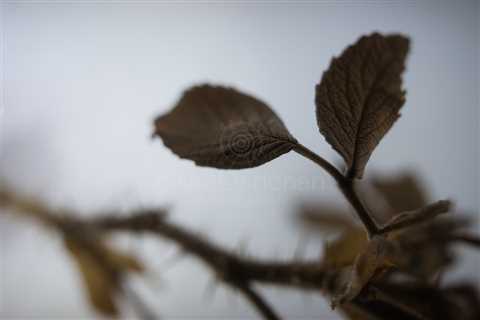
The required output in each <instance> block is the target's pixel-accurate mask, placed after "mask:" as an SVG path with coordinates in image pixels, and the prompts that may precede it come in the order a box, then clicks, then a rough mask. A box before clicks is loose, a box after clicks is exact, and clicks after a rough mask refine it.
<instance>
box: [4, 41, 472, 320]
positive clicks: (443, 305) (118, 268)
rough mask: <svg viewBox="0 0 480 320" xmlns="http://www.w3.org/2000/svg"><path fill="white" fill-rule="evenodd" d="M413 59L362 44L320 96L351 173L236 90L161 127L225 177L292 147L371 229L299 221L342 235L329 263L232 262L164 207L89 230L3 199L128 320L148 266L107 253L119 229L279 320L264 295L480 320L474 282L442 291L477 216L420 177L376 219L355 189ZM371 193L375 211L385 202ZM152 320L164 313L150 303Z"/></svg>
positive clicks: (341, 218)
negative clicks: (128, 307) (130, 282)
mask: <svg viewBox="0 0 480 320" xmlns="http://www.w3.org/2000/svg"><path fill="white" fill-rule="evenodd" d="M408 51H409V39H408V38H407V37H405V36H403V35H399V34H394V35H382V34H378V33H374V34H371V35H368V36H363V37H361V38H360V39H359V40H358V41H357V42H356V43H355V44H353V45H351V46H349V47H347V49H346V50H345V51H344V52H343V53H342V54H341V55H340V56H339V57H337V58H334V59H333V60H332V62H331V64H330V67H329V68H328V70H327V71H326V72H325V73H324V74H323V76H322V78H321V81H320V83H319V84H318V85H317V86H316V96H315V104H316V115H317V122H318V126H319V129H320V132H321V134H323V135H324V137H325V138H326V140H327V142H328V143H329V144H330V145H331V146H332V147H333V148H334V149H335V150H336V151H337V152H338V153H339V154H340V155H341V156H342V157H343V159H344V160H345V163H346V168H347V170H346V172H344V173H342V172H340V171H339V170H338V169H337V168H336V167H335V166H333V165H332V164H330V163H329V162H328V161H327V160H325V159H324V158H322V157H321V156H319V155H317V154H316V153H314V152H313V151H312V150H310V149H308V148H307V147H305V146H303V145H302V144H301V143H299V142H298V141H297V140H296V139H295V138H294V137H293V136H292V135H291V134H290V133H289V131H288V130H287V128H286V126H285V125H284V123H283V122H282V120H281V119H280V118H279V117H278V116H277V115H276V114H275V113H274V111H272V109H270V107H269V106H267V104H265V103H264V102H262V101H260V100H259V99H257V98H255V97H253V96H250V95H247V94H244V93H241V92H239V91H238V90H236V89H233V88H227V87H222V86H213V85H208V84H205V85H199V86H195V87H192V88H190V89H188V90H187V91H186V92H185V93H184V94H183V95H182V97H181V98H180V100H179V101H178V103H177V104H176V105H175V106H174V108H173V109H172V110H171V111H170V112H168V113H166V114H163V115H161V116H159V117H158V118H157V119H156V120H155V122H154V127H155V128H154V136H158V137H160V138H161V139H162V140H163V142H164V144H165V145H166V146H167V147H168V148H169V149H171V150H172V151H173V152H174V153H175V154H177V155H178V156H180V157H181V158H185V159H190V160H193V161H194V162H195V163H196V164H197V165H200V166H209V167H215V168H222V169H242V168H251V167H256V166H260V165H262V164H265V163H267V162H269V161H271V160H274V159H275V158H277V157H279V156H281V155H282V154H284V153H287V152H289V151H291V150H293V151H295V152H297V153H298V154H300V155H302V156H303V157H305V158H307V159H309V160H311V161H313V162H315V163H316V164H318V165H319V166H320V167H321V168H323V169H324V170H326V171H327V172H328V173H329V174H330V175H331V176H332V178H333V179H334V181H335V182H336V184H337V186H338V188H339V190H340V191H341V193H342V194H343V196H344V197H345V199H346V200H348V202H349V204H350V205H351V208H352V209H353V210H354V212H355V214H356V216H357V217H358V218H359V222H360V223H358V222H357V221H354V220H353V219H351V217H350V216H349V215H348V213H346V212H344V210H343V209H342V208H332V207H325V206H322V205H315V206H311V205H310V206H305V207H304V208H302V210H301V212H300V214H299V215H298V218H299V220H300V221H302V222H303V223H304V224H305V225H306V226H308V227H309V228H315V229H316V230H318V232H319V233H321V234H325V233H326V231H328V234H330V235H332V234H333V235H334V238H333V240H331V241H329V242H327V243H326V245H325V250H324V255H323V257H322V258H321V259H319V260H309V261H302V260H300V261H299V260H296V259H294V260H292V261H290V262H285V261H283V262H277V261H262V260H259V259H253V258H251V257H244V256H242V255H240V254H237V253H234V252H230V251H228V250H226V249H224V248H222V247H220V246H218V245H216V244H214V243H212V242H210V241H208V240H207V239H205V238H203V237H202V236H199V235H198V234H196V233H194V232H192V231H190V230H188V229H185V228H183V227H181V226H178V225H176V224H174V223H172V222H170V221H169V220H168V218H167V216H166V214H165V212H164V211H163V210H154V209H152V210H141V211H138V212H132V214H131V215H130V216H119V215H116V214H107V215H106V214H103V215H102V216H101V217H99V218H93V219H79V218H78V215H75V214H72V213H71V211H68V210H64V211H62V210H60V211H59V210H52V209H50V208H48V206H46V205H44V204H42V203H40V202H36V201H32V200H30V199H29V198H25V197H22V196H19V195H17V193H15V192H13V191H11V190H9V189H8V188H6V187H5V188H2V189H1V190H0V206H2V207H4V208H6V209H7V210H4V211H5V212H14V213H23V214H25V215H26V216H29V217H33V218H35V219H37V220H39V221H41V222H42V223H44V224H45V225H47V226H49V227H52V228H53V229H54V230H56V231H57V232H59V233H60V234H61V235H62V237H64V239H65V247H66V248H67V251H68V252H69V253H70V254H71V256H72V257H73V259H74V260H75V261H76V262H77V264H78V267H79V271H80V273H81V274H82V277H83V279H84V282H85V285H86V289H87V291H86V292H87V293H88V296H89V298H90V301H91V303H92V305H93V306H94V307H95V308H96V309H97V310H98V311H100V312H102V313H104V314H106V315H110V316H114V315H118V313H119V308H118V297H119V296H120V297H121V296H125V288H126V285H125V281H124V280H125V279H126V277H127V276H128V275H129V274H132V273H137V274H142V271H143V269H144V267H143V265H142V264H141V263H140V262H139V261H138V260H137V259H136V258H135V257H133V256H130V255H128V254H125V253H123V252H121V251H119V250H118V249H116V248H114V247H113V246H112V245H111V244H109V243H108V242H107V240H108V236H109V235H110V234H111V233H113V232H127V233H147V234H150V235H152V236H156V237H160V238H162V239H164V240H169V241H172V242H174V243H175V244H177V245H178V246H180V247H181V248H182V249H183V250H184V251H185V252H188V253H189V254H191V255H193V256H194V257H196V258H198V259H199V260H201V261H202V262H203V263H205V264H206V265H207V266H209V267H210V268H211V269H212V271H213V272H214V273H215V274H216V275H217V277H218V279H219V281H222V282H223V283H224V284H226V285H228V286H231V287H233V288H235V289H237V290H238V292H239V293H241V294H242V295H244V296H245V298H246V299H247V300H248V301H249V302H250V303H251V304H252V305H253V306H254V307H255V308H256V309H257V310H258V312H259V314H260V315H261V316H262V317H263V318H265V319H280V318H281V316H280V315H278V314H277V313H276V312H275V310H274V308H273V307H272V306H270V304H269V303H268V302H267V301H266V300H265V299H264V298H263V297H262V296H261V295H260V294H259V293H258V292H257V291H256V290H255V286H256V285H260V284H268V285H278V286H288V287H293V288H298V289H300V290H309V291H310V292H317V291H318V292H320V293H322V294H324V295H326V296H327V297H329V299H331V303H332V307H333V308H337V310H339V311H340V312H341V313H342V314H343V315H344V316H345V317H346V318H347V319H356V320H364V319H382V320H392V319H393V320H395V319H407V320H408V319H412V320H418V319H424V320H425V319H427V320H434V319H445V320H450V319H452V320H453V319H465V320H476V319H480V298H479V295H478V291H477V288H476V286H475V285H474V284H473V283H453V284H452V283H449V284H443V283H442V279H443V277H442V275H443V274H444V273H446V272H448V271H449V270H451V268H452V267H453V266H454V263H455V262H456V259H457V253H456V251H455V249H456V247H455V245H456V244H459V243H464V244H469V245H473V246H474V247H476V248H478V246H479V244H480V240H479V239H478V238H477V237H476V236H475V235H474V234H472V233H471V231H470V230H469V228H468V227H469V225H470V224H471V223H470V221H469V220H468V219H467V218H466V215H462V214H453V209H452V205H451V203H450V201H448V200H441V201H436V202H430V201H429V200H428V197H427V195H426V192H425V190H423V188H422V187H421V186H420V184H419V183H418V181H417V179H416V178H415V176H413V175H411V174H405V175H403V176H400V177H396V178H389V179H385V178H381V177H376V178H373V179H372V181H371V185H372V186H373V187H374V189H376V191H377V193H378V194H379V195H380V196H381V197H382V198H383V200H384V201H385V202H386V203H387V204H388V205H389V208H388V209H385V210H383V211H382V212H375V213H374V212H371V211H370V210H369V209H368V208H367V206H366V205H365V204H364V203H365V202H364V201H363V200H362V199H360V197H359V195H358V192H357V190H356V188H355V185H354V184H355V182H356V181H357V180H359V179H361V178H362V177H363V173H364V170H365V167H366V164H367V162H368V160H369V158H370V156H371V155H372V152H373V151H374V149H375V148H376V146H377V145H378V144H379V142H380V140H381V139H382V138H383V137H384V136H385V134H386V133H387V132H388V131H389V129H390V128H391V127H392V125H393V124H394V122H395V121H396V120H397V119H398V117H399V116H400V113H399V111H400V108H401V107H402V106H403V104H404V103H405V91H404V90H403V88H402V73H403V71H404V69H405V62H406V57H407V54H408ZM377 200H378V199H376V198H374V197H372V196H368V195H367V198H366V199H365V201H366V202H367V203H368V202H371V201H377ZM140 306H141V308H138V309H139V310H138V311H139V315H140V316H141V317H143V318H151V317H152V316H153V315H152V314H151V312H149V311H148V309H146V308H145V306H144V305H142V304H140Z"/></svg>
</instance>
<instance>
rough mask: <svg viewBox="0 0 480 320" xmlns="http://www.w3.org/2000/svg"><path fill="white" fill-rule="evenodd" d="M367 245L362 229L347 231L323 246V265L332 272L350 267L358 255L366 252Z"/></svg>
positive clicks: (365, 235)
mask: <svg viewBox="0 0 480 320" xmlns="http://www.w3.org/2000/svg"><path fill="white" fill-rule="evenodd" d="M367 245H368V237H367V234H366V233H365V230H364V229H361V228H353V229H349V230H348V231H346V232H344V233H342V235H341V236H340V237H339V238H338V239H336V240H335V241H333V242H331V243H328V244H327V245H326V246H325V254H324V258H323V261H324V264H325V265H327V266H328V267H330V268H332V269H333V270H335V269H340V268H343V267H346V266H351V265H353V263H354V261H355V258H356V257H357V256H358V254H359V253H361V252H364V251H365V250H366V248H367Z"/></svg>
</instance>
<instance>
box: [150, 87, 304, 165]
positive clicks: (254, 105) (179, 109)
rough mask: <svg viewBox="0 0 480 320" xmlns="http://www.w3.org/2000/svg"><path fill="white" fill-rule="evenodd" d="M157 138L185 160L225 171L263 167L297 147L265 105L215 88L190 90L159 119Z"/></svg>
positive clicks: (233, 90)
mask: <svg viewBox="0 0 480 320" xmlns="http://www.w3.org/2000/svg"><path fill="white" fill-rule="evenodd" d="M155 135H158V136H160V137H161V138H162V140H163V142H164V144H165V145H166V146H167V147H168V148H170V149H171V150H172V151H173V152H174V153H176V154H177V155H178V156H180V157H181V158H186V159H190V160H193V161H195V163H196V164H197V165H199V166H207V167H215V168H223V169H241V168H251V167H256V166H259V165H261V164H264V163H266V162H268V161H270V160H273V159H275V158H277V157H278V156H280V155H282V154H284V153H287V152H289V151H290V150H291V149H292V148H293V147H294V145H295V144H296V140H295V139H294V138H293V137H292V136H291V135H290V133H289V132H288V130H287V129H286V127H285V126H284V124H283V122H282V120H280V118H278V116H277V115H276V114H275V113H274V112H273V111H272V110H271V109H270V108H269V107H268V106H267V105H266V104H265V103H263V102H262V101H260V100H258V99H256V98H254V97H251V96H249V95H246V94H244V93H241V92H239V91H236V90H235V89H232V88H226V87H219V86H210V85H202V86H196V87H193V88H191V89H189V90H188V91H186V92H185V93H184V94H183V96H182V97H181V99H180V101H179V102H178V103H177V105H176V106H175V107H174V108H173V110H172V111H170V112H169V113H167V114H165V115H162V116H160V117H158V118H157V119H156V120H155Z"/></svg>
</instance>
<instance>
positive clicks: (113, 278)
mask: <svg viewBox="0 0 480 320" xmlns="http://www.w3.org/2000/svg"><path fill="white" fill-rule="evenodd" d="M64 243H65V247H66V248H67V250H68V252H69V253H70V254H71V256H72V257H73V259H74V261H75V262H76V263H77V266H78V269H79V271H80V274H81V276H82V279H83V282H84V285H85V289H86V290H87V294H88V298H89V300H90V303H91V304H92V306H93V307H94V308H95V309H96V310H97V311H98V312H100V313H102V314H104V315H107V316H110V317H113V316H116V315H118V312H119V310H118V306H117V304H116V301H115V298H116V297H117V295H118V294H120V293H121V290H122V289H121V284H120V283H119V281H120V277H121V274H122V273H124V272H128V271H133V272H142V271H143V266H142V265H141V264H140V263H139V262H138V261H137V260H136V259H135V258H134V257H132V256H129V255H126V254H123V253H120V252H118V251H116V250H114V249H112V248H110V247H108V246H106V244H104V243H103V242H101V241H97V240H92V243H89V244H88V245H85V244H82V243H81V242H80V241H77V240H76V238H70V237H66V238H65V240H64Z"/></svg>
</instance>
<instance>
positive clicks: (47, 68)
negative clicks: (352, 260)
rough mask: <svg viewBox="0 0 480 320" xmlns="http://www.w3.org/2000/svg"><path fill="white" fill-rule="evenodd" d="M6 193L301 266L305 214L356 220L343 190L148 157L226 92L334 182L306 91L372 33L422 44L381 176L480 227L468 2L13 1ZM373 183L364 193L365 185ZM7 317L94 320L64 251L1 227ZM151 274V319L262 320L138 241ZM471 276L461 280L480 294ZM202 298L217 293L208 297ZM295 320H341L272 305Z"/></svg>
mask: <svg viewBox="0 0 480 320" xmlns="http://www.w3.org/2000/svg"><path fill="white" fill-rule="evenodd" d="M1 10H2V21H1V22H2V24H1V27H2V30H1V35H2V39H1V41H2V43H1V48H2V51H1V54H2V58H3V59H2V61H3V63H2V69H1V73H2V76H3V78H2V85H3V87H2V88H3V90H2V100H1V102H2V113H1V133H0V134H1V136H0V137H1V140H2V149H1V167H0V168H1V175H2V177H3V179H4V181H7V182H8V183H10V184H11V185H13V186H15V187H17V188H19V190H22V191H24V192H27V193H29V194H34V195H37V196H39V197H41V198H43V199H45V200H46V201H49V202H50V203H52V205H55V206H67V207H71V208H74V209H75V210H78V211H79V212H81V213H86V214H88V213H89V212H95V211H99V210H102V209H119V210H123V211H128V209H129V208H135V207H139V206H168V207H169V208H170V209H171V216H172V219H173V220H175V221H178V222H181V223H184V224H186V225H188V226H190V227H191V228H193V229H194V230H197V231H200V232H202V233H204V234H208V236H209V237H210V238H211V239H213V240H215V241H218V242H220V243H222V244H224V245H225V246H227V247H229V248H238V247H239V246H240V244H242V243H246V244H247V245H246V251H247V252H248V253H249V254H252V255H254V256H259V257H269V258H273V257H278V258H287V257H291V256H292V255H293V254H294V252H295V248H296V247H297V246H298V244H299V243H302V241H304V239H306V238H309V239H310V241H309V242H308V246H307V248H306V253H305V256H306V257H315V256H318V254H319V253H320V251H321V249H320V248H321V245H322V239H321V237H307V235H306V234H305V232H303V231H302V230H301V229H300V228H298V226H296V225H295V224H294V223H293V218H292V217H293V213H294V211H295V209H296V207H297V206H298V205H299V204H300V203H302V202H304V201H307V202H314V203H327V204H329V205H336V206H338V207H342V208H345V209H346V210H349V209H348V205H347V204H346V203H345V201H344V200H343V199H342V197H341V195H340V193H339V192H338V191H337V190H336V189H335V186H334V183H333V181H331V179H330V178H329V177H328V176H327V175H326V174H325V173H323V172H322V171H321V170H320V169H319V168H318V167H316V166H315V165H314V164H312V163H311V162H309V161H307V160H304V159H302V158H301V157H300V156H298V155H297V154H295V153H290V154H287V155H284V156H282V157H280V158H278V159H276V160H274V161H272V162H270V163H268V164H266V165H263V166H261V167H258V168H254V169H248V170H240V171H226V170H216V169H210V168H198V167H195V166H194V164H193V163H192V162H190V161H186V160H179V159H178V158H177V157H176V156H174V155H173V154H172V153H171V152H170V151H169V150H168V149H166V148H165V147H164V146H163V145H162V143H161V142H160V141H159V140H154V141H152V140H151V139H150V134H151V132H152V120H153V118H154V117H155V116H156V115H158V114H160V113H163V112H166V111H167V110H169V108H170V107H172V105H173V104H174V103H175V101H176V100H177V99H178V98H179V96H180V94H181V93H182V91H183V90H184V89H186V88H187V87H188V86H190V85H192V84H197V83H201V82H212V83H216V84H228V85H233V86H235V87H237V88H238V89H241V90H243V91H246V92H248V93H252V94H255V95H256V96H258V97H259V98H261V99H262V100H264V101H266V102H267V103H268V104H269V105H271V106H272V107H273V109H274V110H275V111H276V112H277V114H278V115H279V116H280V117H281V118H282V119H283V120H284V122H285V124H286V125H287V127H288V128H289V130H290V132H291V133H292V134H293V135H294V136H295V137H296V138H297V139H298V140H299V141H301V142H302V143H303V144H305V145H306V146H308V147H310V148H312V149H314V150H315V151H316V152H318V153H319V154H321V155H323V156H325V157H326V158H327V159H329V160H331V161H332V162H334V163H336V164H340V163H341V159H340V157H339V156H338V155H336V154H335V152H334V151H333V150H332V149H331V148H330V146H329V145H328V144H327V143H326V142H325V141H324V139H323V137H322V136H321V135H320V134H319V133H318V129H317V125H316V120H315V112H314V110H315V109H314V102H313V101H314V86H315V84H316V83H317V82H318V81H319V79H320V76H321V74H322V72H323V71H324V70H325V69H326V68H327V66H328V64H329V62H330V59H331V58H332V56H334V55H338V54H339V53H340V52H341V51H342V50H343V49H344V47H345V46H346V45H348V44H351V43H353V42H354V41H356V39H357V38H358V37H359V36H361V35H363V34H368V33H371V32H372V31H381V32H401V33H404V34H407V35H409V36H410V37H411V39H412V50H411V54H410V56H409V60H408V70H407V72H406V74H405V76H404V85H405V88H406V89H407V92H408V93H407V102H406V105H405V106H404V109H403V111H402V114H403V115H402V117H401V119H400V120H399V121H398V122H397V123H396V125H395V126H394V128H393V129H392V130H391V131H390V132H389V133H388V135H387V136H386V138H385V139H384V140H383V141H382V142H381V143H380V145H379V146H378V148H377V149H376V150H375V152H374V153H373V155H372V158H371V160H370V162H369V164H368V166H367V169H366V180H368V177H369V176H371V175H372V173H378V174H383V175H388V176H390V175H395V174H398V173H400V172H402V170H411V171H415V172H416V173H417V174H418V175H419V177H420V178H421V180H422V181H423V183H424V184H425V185H426V186H427V187H428V189H429V191H430V194H431V199H432V200H436V199H440V198H450V199H453V200H454V201H455V203H456V205H457V208H459V210H460V211H465V212H470V213H471V214H476V213H477V212H478V209H479V202H478V196H479V186H478V181H479V170H478V165H479V155H478V150H479V139H478V138H479V130H478V129H479V128H478V124H479V114H478V107H479V98H478V92H479V76H478V74H479V72H478V70H479V69H478V67H479V57H478V56H479V49H478V45H479V25H478V21H479V8H478V2H476V1H364V2H362V1H343V2H337V3H334V2H333V1H319V2H291V3H288V2H286V3H277V4H272V3H267V2H249V3H246V2H245V3H241V2H236V3H222V2H217V3H210V4H208V3H193V2H184V3H180V4H178V3H177V4H174V3H170V2H153V1H149V2H141V3H138V2H133V1H132V2H129V1H122V2H114V1H112V2H109V1H102V2H100V1H87V2H83V3H79V2H77V3H75V2H72V1H58V2H55V1H41V2H40V1H39V2H37V1H28V2H27V1H26V2H21V1H18V2H16V1H4V2H3V3H2V8H1ZM366 183H367V182H364V184H366ZM0 236H1V246H2V248H1V249H2V250H1V260H0V266H1V274H0V280H1V283H0V293H1V296H0V297H1V309H0V316H3V317H6V318H12V317H40V318H51V317H69V318H83V317H91V316H92V312H91V311H90V308H89V306H88V305H87V304H86V303H85V300H84V297H83V293H82V292H81V290H80V288H81V283H80V280H79V279H78V276H77V273H76V272H75V268H74V265H73V264H72V263H71V261H70V260H68V258H67V257H66V256H65V255H64V252H63V251H62V250H63V249H62V245H61V242H60V240H59V239H57V238H56V237H55V236H53V235H51V234H49V233H46V232H45V231H44V230H42V229H38V228H35V227H32V226H31V225H30V224H29V223H20V222H15V221H12V219H5V218H4V217H2V218H1V221H0ZM128 247H130V248H131V249H132V250H135V251H136V252H137V253H138V254H140V255H141V256H142V257H145V259H147V261H149V265H150V266H151V272H150V273H149V278H148V285H141V286H140V288H139V290H141V291H142V292H146V293H147V295H148V296H149V299H148V301H149V303H150V304H151V305H152V307H154V308H155V310H157V311H158V313H159V314H161V315H162V316H164V318H166V319H174V318H212V317H217V318H226V317H243V318H249V317H250V318H251V317H253V316H256V313H255V312H254V311H252V309H251V307H250V306H249V305H247V304H246V303H245V302H244V301H243V299H242V298H241V297H238V296H236V295H235V294H234V293H232V292H231V291H229V290H227V289H225V288H223V287H222V286H219V288H218V289H217V291H216V293H215V295H212V294H211V293H208V292H207V293H205V291H206V290H207V288H208V284H209V282H210V281H211V279H212V277H211V276H210V273H209V272H208V270H206V269H205V268H203V267H202V266H201V265H199V264H197V263H196V262H194V261H193V260H190V259H189V258H185V259H183V260H181V261H179V262H177V263H176V264H174V265H173V267H169V263H170V262H169V261H171V258H172V257H174V256H175V252H176V250H175V247H174V246H172V245H170V244H168V243H163V244H158V243H157V242H151V241H146V240H145V241H144V240H141V239H140V240H139V241H132V242H129V244H128ZM465 252H466V254H467V258H466V259H465V261H464V263H463V264H462V265H461V267H460V269H459V271H458V273H457V274H456V277H459V278H464V277H468V276H469V275H470V276H474V275H475V274H476V272H478V259H476V258H474V257H472V256H471V255H470V252H469V251H465ZM207 291H208V290H207ZM265 292H266V293H267V296H268V299H269V300H270V301H271V302H272V304H273V305H275V307H276V308H277V310H278V311H279V313H280V314H282V315H283V316H285V317H286V318H289V319H292V318H298V319H300V318H302V319H307V318H312V317H314V316H315V317H317V318H318V317H321V318H322V319H332V320H333V319H338V316H336V315H335V314H333V313H331V312H330V311H329V308H328V301H326V300H324V299H323V298H320V297H314V296H311V295H306V294H305V295H303V294H300V293H298V292H296V291H285V290H267V291H265Z"/></svg>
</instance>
